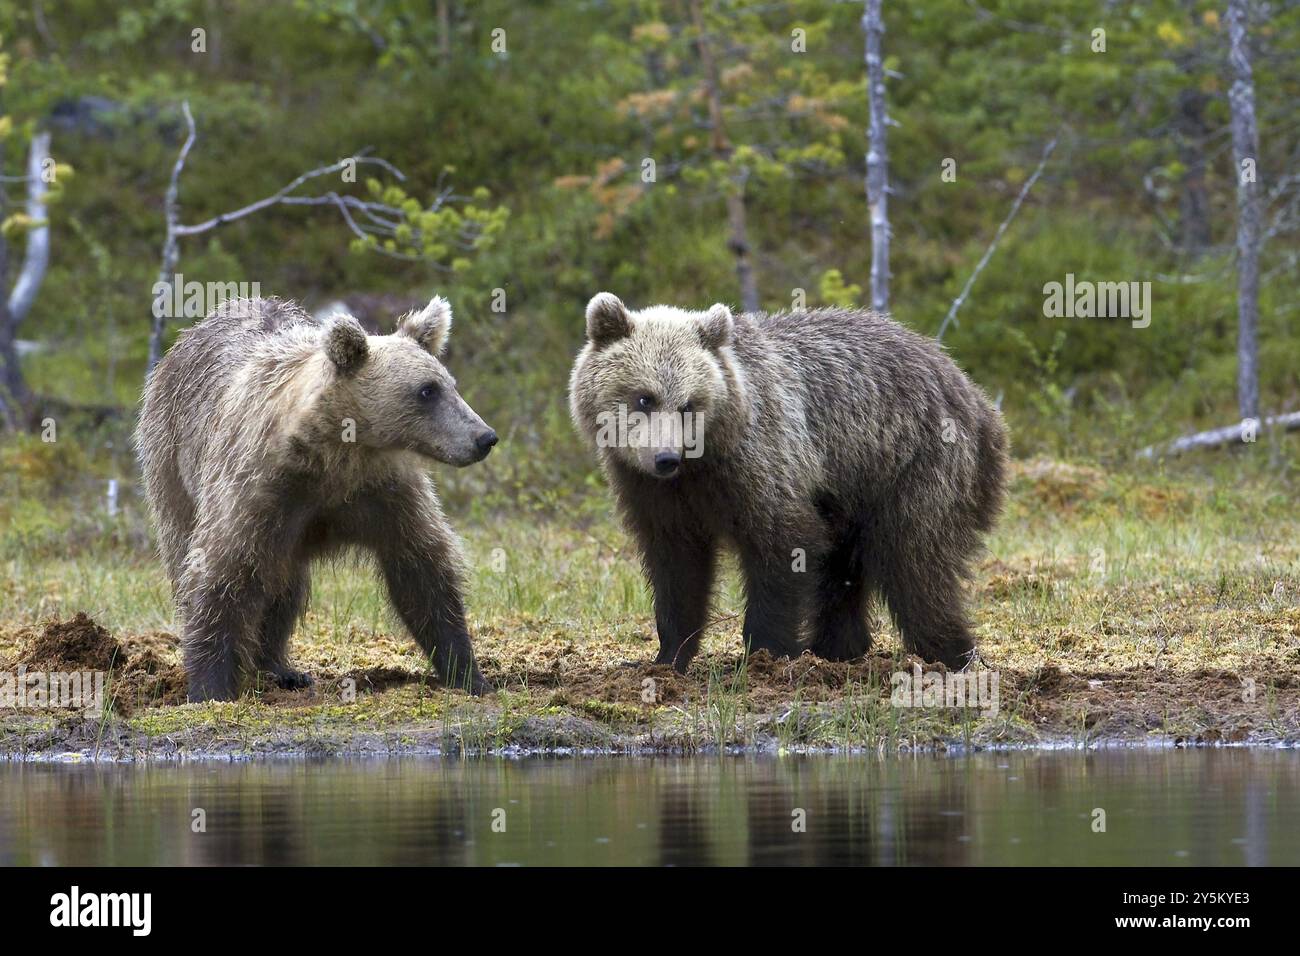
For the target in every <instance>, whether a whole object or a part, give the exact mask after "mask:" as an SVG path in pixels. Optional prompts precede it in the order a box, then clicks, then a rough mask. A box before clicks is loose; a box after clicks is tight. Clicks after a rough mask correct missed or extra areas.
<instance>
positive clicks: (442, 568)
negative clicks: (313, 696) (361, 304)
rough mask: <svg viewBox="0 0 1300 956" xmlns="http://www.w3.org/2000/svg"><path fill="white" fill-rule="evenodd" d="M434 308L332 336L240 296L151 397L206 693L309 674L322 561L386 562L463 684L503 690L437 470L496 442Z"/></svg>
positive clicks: (160, 474)
mask: <svg viewBox="0 0 1300 956" xmlns="http://www.w3.org/2000/svg"><path fill="white" fill-rule="evenodd" d="M451 319H452V316H451V308H450V306H448V304H447V303H446V302H445V301H443V300H442V299H440V298H434V299H433V301H431V302H430V303H429V304H428V306H427V307H426V308H425V309H424V310H423V311H421V312H419V313H412V314H410V315H408V316H407V317H405V318H404V319H402V321H401V322H400V323H399V325H398V329H397V331H396V332H395V333H394V334H392V335H367V334H366V333H365V332H364V331H363V330H362V328H361V326H360V325H359V324H358V323H357V320H356V319H354V318H352V317H351V316H340V317H336V318H334V319H333V320H332V321H330V322H329V323H328V324H326V325H323V324H321V323H318V322H317V321H316V320H314V319H313V318H312V317H311V316H309V315H308V314H307V313H306V312H304V311H303V310H302V309H300V308H298V307H297V306H296V305H294V304H292V303H289V302H284V301H281V300H278V299H240V300H234V301H229V302H226V303H225V304H224V305H222V306H221V307H220V308H218V309H217V310H216V311H215V312H213V313H212V315H210V316H209V317H208V318H206V319H204V320H203V321H202V322H199V323H198V324H196V325H195V326H194V327H193V328H191V329H189V330H188V331H186V332H185V333H183V334H182V336H181V337H180V339H179V340H178V341H177V342H176V344H175V345H174V346H173V347H172V349H171V350H170V351H169V352H168V353H167V355H166V356H165V357H164V358H163V360H162V361H161V362H159V364H158V367H157V368H156V369H155V370H154V372H153V374H152V375H151V376H150V377H149V381H148V383H147V385H146V386H145V394H144V408H143V411H142V412H141V415H140V421H139V425H138V426H137V429H136V444H137V447H138V450H139V453H140V465H141V469H142V471H143V474H144V482H145V488H146V491H147V494H148V499H149V505H150V509H151V511H152V512H153V517H154V521H155V524H156V527H157V531H158V542H159V547H160V550H161V553H162V559H163V562H164V564H165V566H166V569H167V573H168V575H169V576H170V578H171V582H172V588H173V592H174V595H175V598H176V605H177V611H178V615H179V618H180V623H181V626H182V637H181V647H182V651H183V653H184V658H185V670H186V674H187V676H188V679H189V698H190V700H209V699H217V700H228V699H231V698H234V697H235V696H236V695H237V694H238V693H239V690H240V683H241V678H243V677H245V676H247V675H249V674H250V672H252V671H253V669H254V668H256V669H260V670H263V671H268V672H270V674H272V675H273V676H274V678H275V679H276V680H277V681H278V682H279V683H280V684H281V685H282V686H290V687H300V686H305V685H306V684H308V683H310V678H308V677H307V676H306V675H305V674H302V673H300V672H298V671H296V670H294V669H293V668H291V667H290V666H289V662H288V657H287V646H288V642H289V637H290V635H291V634H292V633H293V628H294V624H295V622H296V621H297V620H298V618H299V616H300V615H301V614H302V611H303V607H304V605H305V603H306V601H307V596H308V585H309V581H308V564H309V562H310V561H311V560H312V559H314V558H317V557H322V556H326V555H330V554H332V553H336V552H338V551H340V550H342V549H345V548H348V547H357V548H361V549H364V550H365V551H368V552H370V553H371V554H373V556H374V557H375V558H376V559H377V563H378V565H379V567H380V569H381V571H382V573H383V576H384V579H385V581H386V583H387V585H388V594H389V597H390V599H391V601H392V603H393V606H394V608H395V609H396V611H397V613H398V614H399V615H400V616H401V618H402V620H403V622H404V623H405V624H406V626H407V627H408V628H409V629H410V631H411V634H412V635H413V636H414V637H415V640H416V642H417V643H418V644H419V645H420V648H421V649H422V650H423V651H424V652H425V653H426V654H428V655H429V656H430V658H431V661H432V664H433V666H434V667H435V669H436V670H437V671H438V673H439V674H440V675H441V677H442V679H443V680H444V681H445V682H446V683H447V684H449V685H454V686H458V687H463V688H466V689H468V690H469V691H470V692H472V693H475V694H480V693H484V692H486V691H487V690H488V689H489V687H488V685H487V683H486V682H485V681H484V679H483V677H482V675H481V674H480V673H479V670H478V667H477V665H476V664H475V661H474V651H473V647H472V646H471V644H470V637H469V631H468V630H467V628H466V624H465V610H464V606H463V604H462V600H461V593H462V583H461V553H460V545H459V541H458V539H457V537H456V535H455V533H454V532H453V531H452V530H451V528H450V527H449V526H448V524H447V521H446V519H445V518H444V516H443V512H442V508H441V505H440V504H439V501H438V496H437V494H436V492H435V490H434V486H433V482H432V481H431V480H430V478H429V476H428V474H427V471H426V465H427V462H428V460H429V459H435V460H437V461H441V462H446V463H447V464H451V465H458V466H463V465H469V464H471V463H473V462H476V461H480V460H482V459H483V458H484V457H485V456H486V455H487V454H488V452H489V451H490V450H491V448H492V446H493V445H494V444H496V441H497V436H496V433H495V432H494V431H492V429H490V428H488V426H487V425H486V424H484V422H483V420H482V419H481V418H479V416H478V415H476V414H475V413H474V411H473V409H471V408H470V407H469V406H468V405H467V404H465V402H464V400H462V399H461V397H460V395H459V394H458V393H457V391H456V382H455V381H454V380H453V379H452V377H451V375H450V374H449V373H448V372H447V369H446V368H444V367H443V365H442V363H441V362H439V361H438V359H437V357H436V356H437V355H438V354H439V353H440V352H441V351H442V348H443V346H444V344H445V343H446V341H447V335H448V332H449V331H450V328H451Z"/></svg>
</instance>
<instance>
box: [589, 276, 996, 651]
mask: <svg viewBox="0 0 1300 956" xmlns="http://www.w3.org/2000/svg"><path fill="white" fill-rule="evenodd" d="M586 318H587V344H586V346H585V347H584V348H583V349H582V351H581V353H580V354H579V356H578V359H577V363H576V364H575V365H574V368H573V375H572V377H571V380H570V385H569V396H570V409H571V412H572V415H573V420H574V423H575V424H576V425H577V427H578V430H579V431H580V432H581V433H582V434H583V435H584V436H585V437H586V438H587V439H588V440H589V441H590V442H591V443H592V444H594V445H595V446H596V448H597V454H598V456H599V458H600V460H601V463H602V467H603V469H604V471H605V474H606V476H607V478H608V480H609V482H610V484H611V485H612V487H613V489H614V493H615V496H616V498H617V501H618V504H619V506H620V510H621V512H622V513H623V516H624V519H625V523H626V525H627V527H628V529H629V531H630V533H631V534H632V535H633V537H634V538H635V539H636V542H637V544H638V545H639V548H640V551H641V555H642V560H643V563H644V565H645V570H646V574H647V577H648V578H649V581H650V585H651V588H652V590H653V592H654V609H655V621H656V624H657V625H658V631H659V656H658V657H657V658H656V663H661V664H671V665H673V666H674V667H676V668H677V669H678V670H685V668H686V666H687V664H688V663H689V662H690V660H691V658H692V657H693V656H694V654H695V652H696V650H697V649H698V647H699V641H700V634H701V631H702V630H703V628H704V626H705V623H706V619H707V616H708V609H709V598H710V592H711V590H712V585H713V579H714V574H715V567H716V562H717V553H718V549H719V547H720V546H723V545H729V546H730V547H732V548H734V549H735V551H736V552H737V553H738V556H739V561H740V569H741V572H742V575H743V578H744V584H745V593H746V599H747V608H746V611H745V619H744V624H743V634H744V641H745V647H746V650H748V651H751V652H752V651H756V650H760V649H763V650H767V651H769V652H771V653H772V654H774V655H777V656H787V655H794V654H798V653H800V652H801V651H802V650H803V649H805V648H807V649H809V650H811V651H812V652H813V653H815V654H818V655H821V656H823V657H827V658H830V659H832V660H844V659H851V658H855V657H858V656H861V655H862V654H864V653H865V652H866V651H867V650H868V648H869V647H870V646H871V632H870V630H869V625H868V616H867V602H868V600H869V599H870V598H871V597H872V596H873V595H876V594H879V595H881V596H883V597H884V600H885V602H886V604H887V605H888V608H889V611H890V612H891V614H892V616H893V619H894V621H895V623H896V625H897V627H898V630H899V632H900V634H901V636H902V640H903V643H904V645H905V646H906V648H907V650H908V651H910V652H913V653H915V654H918V655H920V656H921V657H923V658H925V659H926V660H929V661H937V662H942V663H944V664H945V665H947V666H948V667H952V668H957V667H961V666H963V665H965V664H966V663H967V662H968V661H969V659H970V657H971V654H972V651H973V649H974V643H973V640H972V637H971V632H970V627H969V624H968V622H967V619H966V615H965V612H964V609H963V593H962V584H963V580H964V578H965V577H966V574H967V571H968V566H969V562H970V560H971V558H972V556H973V555H974V554H975V553H976V552H977V550H978V549H979V548H980V546H981V538H980V535H981V532H985V531H988V530H989V529H990V528H991V526H992V525H993V523H994V521H995V519H996V517H997V515H998V512H999V510H1000V508H1001V504H1002V498H1003V490H1004V485H1005V473H1006V455H1007V451H1006V449H1007V437H1006V430H1005V427H1004V426H1003V423H1002V418H1001V416H1000V415H999V413H998V412H997V410H996V409H995V408H994V407H993V406H992V404H991V403H990V402H989V401H988V399H987V398H986V397H985V395H984V393H983V392H982V391H981V390H980V389H979V388H978V387H977V386H975V385H974V384H972V383H971V381H970V379H968V378H967V377H966V376H965V375H964V374H963V373H962V371H961V370H960V369H958V368H957V366H956V365H955V364H954V363H953V362H952V361H951V360H950V359H949V358H948V356H947V355H946V354H945V353H944V352H943V350H942V349H941V348H940V347H939V345H937V344H936V343H935V342H934V341H932V340H930V339H928V338H925V337H923V336H921V335H918V334H916V333H914V332H911V331H909V330H908V329H905V328H903V327H902V326H900V325H898V324H897V323H895V322H894V321H892V320H891V319H889V318H888V317H886V316H884V315H881V314H879V313H876V312H869V311H863V310H856V309H818V310H815V311H809V312H796V313H780V314H775V315H761V314H760V315H735V316H733V315H732V313H731V310H730V309H728V308H727V306H725V305H714V306H713V307H712V308H710V309H708V310H707V311H705V312H691V311H685V310H682V309H677V308H672V307H669V306H656V307H653V308H648V309H644V310H642V311H639V312H634V311H629V310H628V309H627V308H626V307H625V306H624V305H623V303H622V302H621V301H620V300H619V299H618V297H617V296H614V295H611V294H609V293H604V292H603V293H600V294H599V295H597V296H595V297H594V298H593V299H592V300H591V302H590V304H588V306H587V316H586Z"/></svg>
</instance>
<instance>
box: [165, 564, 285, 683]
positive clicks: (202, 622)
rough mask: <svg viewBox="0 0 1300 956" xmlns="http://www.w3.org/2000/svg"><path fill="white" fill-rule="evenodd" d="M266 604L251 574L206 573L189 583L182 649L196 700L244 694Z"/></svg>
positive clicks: (187, 676)
mask: <svg viewBox="0 0 1300 956" xmlns="http://www.w3.org/2000/svg"><path fill="white" fill-rule="evenodd" d="M264 606H265V599H264V596H263V595H262V593H261V592H260V589H259V588H258V587H257V586H256V584H254V583H253V576H252V575H251V574H239V575H230V576H224V577H223V576H219V575H205V576H201V577H200V578H199V579H198V580H197V581H196V582H195V583H193V584H192V585H189V586H188V587H187V588H186V597H185V601H184V610H183V617H184V620H185V627H184V629H183V632H182V634H181V652H182V657H183V658H184V661H185V675H186V678H187V680H188V683H189V690H188V697H189V700H190V701H191V702H194V701H205V700H234V699H235V698H236V697H237V696H238V695H239V680H240V676H241V671H242V670H243V669H244V667H245V665H246V664H247V663H248V658H250V657H251V656H252V655H251V651H252V650H253V649H254V647H255V646H256V642H257V634H256V627H257V622H258V620H259V619H260V616H261V614H262V610H263V607H264Z"/></svg>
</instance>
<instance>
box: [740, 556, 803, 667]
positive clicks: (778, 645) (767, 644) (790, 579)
mask: <svg viewBox="0 0 1300 956" xmlns="http://www.w3.org/2000/svg"><path fill="white" fill-rule="evenodd" d="M740 563H741V568H742V570H743V573H744V578H745V599H746V606H745V623H744V626H743V629H742V630H743V635H744V642H745V653H746V654H754V653H757V652H758V651H767V652H768V653H769V654H771V655H772V656H773V657H797V656H798V655H799V652H800V650H801V648H800V646H799V633H800V630H801V628H802V625H803V616H804V610H805V607H806V604H807V600H806V598H807V587H808V585H807V584H806V580H807V578H808V577H809V574H808V573H807V572H806V571H799V570H795V569H794V568H793V567H792V566H791V565H788V564H785V563H784V562H783V561H782V560H781V559H777V560H775V561H773V560H770V559H769V558H767V557H766V556H764V557H757V556H753V555H750V554H746V553H744V552H742V553H741V559H740Z"/></svg>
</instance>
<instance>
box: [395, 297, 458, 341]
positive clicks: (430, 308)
mask: <svg viewBox="0 0 1300 956" xmlns="http://www.w3.org/2000/svg"><path fill="white" fill-rule="evenodd" d="M397 333H398V334H399V335H409V336H410V337H411V338H413V339H415V341H416V342H418V343H419V345H420V348H422V349H424V350H425V351H426V352H428V353H429V354H430V355H441V354H442V350H443V349H444V348H445V347H446V345H447V336H448V335H450V334H451V303H449V302H448V301H447V300H446V299H444V298H443V297H442V296H440V295H435V296H434V297H433V298H432V299H430V300H429V304H428V305H426V306H425V307H424V308H423V309H422V310H421V311H419V312H412V313H411V314H410V315H408V316H406V318H404V319H402V321H401V322H399V323H398V324H397Z"/></svg>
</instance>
